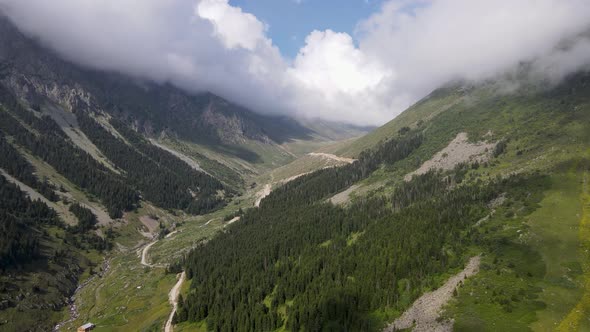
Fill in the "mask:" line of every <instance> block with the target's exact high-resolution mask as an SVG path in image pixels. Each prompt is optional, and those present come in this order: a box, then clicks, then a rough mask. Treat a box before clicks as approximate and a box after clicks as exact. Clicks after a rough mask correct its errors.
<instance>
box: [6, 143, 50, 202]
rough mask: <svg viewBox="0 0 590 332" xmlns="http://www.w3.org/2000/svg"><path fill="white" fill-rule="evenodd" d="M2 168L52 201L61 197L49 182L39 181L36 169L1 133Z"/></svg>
mask: <svg viewBox="0 0 590 332" xmlns="http://www.w3.org/2000/svg"><path fill="white" fill-rule="evenodd" d="M0 155H1V156H2V157H3V158H1V159H0V168H2V169H3V170H4V171H6V172H7V173H8V174H10V175H12V176H14V177H15V178H16V179H18V180H19V181H21V182H23V183H24V184H26V185H28V186H30V187H31V188H34V189H36V190H37V191H38V192H39V193H40V194H41V195H43V196H44V197H45V198H47V199H48V200H50V201H53V202H55V201H57V200H58V199H59V197H58V196H57V194H56V193H55V192H54V191H53V188H52V186H51V185H50V184H49V183H48V182H47V181H39V179H37V177H36V176H35V174H34V172H35V169H34V168H33V165H31V164H30V163H29V162H28V161H27V160H26V159H25V158H24V157H23V156H21V154H20V153H19V152H18V151H17V150H16V149H15V148H14V147H13V146H12V145H10V143H8V141H6V138H5V137H4V136H3V135H2V132H0Z"/></svg>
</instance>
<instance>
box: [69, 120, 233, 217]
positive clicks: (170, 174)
mask: <svg viewBox="0 0 590 332" xmlns="http://www.w3.org/2000/svg"><path fill="white" fill-rule="evenodd" d="M77 118H78V122H79V123H80V128H81V129H82V130H83V131H84V133H85V134H86V135H87V136H88V137H89V138H90V139H91V140H92V141H93V142H94V144H96V146H98V148H99V149H100V150H101V151H102V152H103V153H104V154H105V155H106V156H107V158H109V160H111V161H112V162H113V163H114V164H115V165H116V166H117V167H119V168H120V169H122V170H124V171H125V176H126V177H127V179H128V180H129V182H130V183H132V184H133V185H135V186H136V187H137V188H138V189H139V190H140V191H141V193H142V195H143V197H144V198H145V199H147V200H149V201H151V202H153V203H155V204H156V205H158V206H161V207H163V208H168V209H182V210H185V211H187V212H189V213H194V214H200V213H204V212H207V211H210V210H212V209H215V208H217V207H219V206H220V205H222V204H223V202H224V200H223V198H220V197H219V196H218V191H221V190H224V187H223V185H222V184H221V183H220V182H219V181H217V180H216V179H214V178H213V177H211V176H209V175H208V174H205V173H203V172H199V171H196V170H194V169H193V168H191V167H190V166H189V165H188V164H186V163H185V162H183V161H182V160H180V159H178V158H177V157H176V156H174V155H172V154H170V153H169V152H167V151H165V150H162V149H160V148H158V147H156V146H155V145H153V144H151V143H149V142H148V141H146V140H145V139H144V138H143V137H141V136H140V135H139V134H137V133H136V132H134V131H132V130H131V129H129V128H127V127H126V126H125V125H124V124H122V123H121V122H119V121H116V120H112V121H111V123H112V125H113V126H114V127H115V128H116V130H117V132H118V133H120V134H121V135H123V137H124V139H125V140H126V141H127V142H125V141H123V140H122V139H120V138H117V137H116V136H114V135H113V134H111V133H109V132H108V131H107V130H106V129H105V128H104V127H102V126H101V125H100V124H98V123H97V122H96V121H95V120H94V119H92V118H91V117H90V116H89V115H87V114H84V113H82V112H78V113H77Z"/></svg>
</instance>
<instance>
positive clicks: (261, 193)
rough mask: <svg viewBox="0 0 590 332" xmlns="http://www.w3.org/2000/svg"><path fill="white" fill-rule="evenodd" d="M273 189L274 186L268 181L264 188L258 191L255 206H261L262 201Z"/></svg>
mask: <svg viewBox="0 0 590 332" xmlns="http://www.w3.org/2000/svg"><path fill="white" fill-rule="evenodd" d="M271 191H272V186H271V184H270V183H267V184H265V185H264V188H262V190H260V191H259V192H257V193H256V202H255V203H254V206H255V207H259V206H260V202H262V200H263V199H264V198H265V197H266V196H268V195H270V192H271Z"/></svg>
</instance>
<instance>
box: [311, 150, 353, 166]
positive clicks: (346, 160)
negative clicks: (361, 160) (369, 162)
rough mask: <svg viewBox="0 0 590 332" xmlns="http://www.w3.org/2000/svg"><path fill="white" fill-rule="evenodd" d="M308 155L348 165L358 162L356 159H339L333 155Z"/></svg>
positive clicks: (316, 153) (320, 153) (313, 153)
mask: <svg viewBox="0 0 590 332" xmlns="http://www.w3.org/2000/svg"><path fill="white" fill-rule="evenodd" d="M308 155H310V156H314V157H321V158H327V159H332V160H335V161H339V162H342V163H347V164H352V163H354V162H355V161H356V159H351V158H345V157H338V156H336V155H333V154H331V153H323V152H312V153H309V154H308Z"/></svg>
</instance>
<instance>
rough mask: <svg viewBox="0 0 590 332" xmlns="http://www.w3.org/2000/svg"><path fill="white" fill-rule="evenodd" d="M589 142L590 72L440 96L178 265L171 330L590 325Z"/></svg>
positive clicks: (345, 149) (452, 88)
mask: <svg viewBox="0 0 590 332" xmlns="http://www.w3.org/2000/svg"><path fill="white" fill-rule="evenodd" d="M589 144H590V75H588V74H587V73H578V74H576V75H573V76H570V77H568V78H567V79H566V80H564V81H563V82H561V83H560V84H558V85H549V84H545V83H543V84H530V82H529V83H527V82H522V83H521V85H520V86H519V88H518V89H517V90H516V91H514V92H511V93H507V92H506V89H505V87H504V86H503V83H502V81H501V80H498V81H490V82H486V83H482V84H478V85H470V86H461V85H449V86H448V87H444V88H441V89H439V90H436V91H434V92H433V93H432V94H431V95H429V96H428V97H426V98H425V99H424V100H422V101H421V102H419V103H417V104H416V105H414V106H413V107H411V108H409V109H408V110H407V111H405V112H404V113H403V114H401V115H400V116H399V117H397V118H396V119H394V120H393V121H391V122H390V123H388V124H386V125H385V126H383V127H381V128H378V129H377V130H375V131H373V132H372V133H370V134H368V135H366V136H365V137H362V138H360V139H358V140H356V141H354V142H352V143H347V144H344V145H339V146H337V148H336V151H338V149H340V153H341V154H342V155H344V156H354V157H355V158H356V159H357V161H355V162H353V163H351V164H348V165H346V166H343V167H338V168H328V169H323V170H320V171H317V172H313V173H311V174H307V175H303V176H301V177H298V178H297V179H295V180H293V181H290V182H288V183H287V184H285V185H283V186H281V187H279V188H277V189H275V190H274V191H273V192H272V193H271V194H270V195H269V196H267V197H266V198H265V199H263V200H262V202H261V203H260V205H259V208H257V209H250V210H247V211H245V212H244V213H243V214H242V215H241V219H240V222H239V223H235V224H232V225H231V226H230V227H229V229H228V230H227V231H225V232H223V233H221V234H219V235H218V236H216V237H215V238H213V239H212V240H211V241H208V242H207V243H206V244H202V245H200V246H199V247H198V248H196V249H195V250H193V251H191V252H190V254H189V255H188V256H187V257H185V258H184V259H181V260H180V263H179V264H180V265H179V266H178V267H177V269H179V270H180V269H182V270H184V271H185V272H186V275H187V277H188V278H189V279H191V288H190V290H189V291H188V292H187V293H186V294H184V295H183V298H182V301H181V304H180V308H179V309H178V311H177V312H176V316H175V322H177V323H179V325H178V326H179V327H180V328H182V329H199V328H204V327H206V328H207V329H212V330H248V331H250V330H252V331H254V330H256V331H258V330H291V331H300V330H305V331H320V330H322V331H323V330H326V331H370V330H375V331H377V330H383V329H385V330H388V331H392V330H399V329H409V328H412V326H415V328H416V329H418V330H431V329H435V328H438V329H441V330H451V329H454V330H456V331H488V330H489V331H508V330H514V331H527V330H533V331H542V330H552V329H555V328H556V327H557V329H558V330H571V331H586V330H589V329H590V321H588V320H587V317H590V306H589V303H590V302H589V301H588V300H589V299H590V288H589V284H588V280H589V279H588V278H589V277H590V266H589V265H588V262H589V261H590V257H589V256H588V255H589V254H588V250H587V248H588V246H589V245H590V233H589V229H590V228H589V225H588V220H589V219H588V215H589V212H590V210H589V207H590V205H589V203H590V200H589V197H590V196H589V193H590V192H589V187H588V175H589V170H590V159H589V157H590V154H589V153H590V150H588V146H589ZM337 153H338V152H337ZM434 290H436V291H435V292H434V293H428V292H431V291H434ZM425 293H426V294H425ZM421 296H423V297H421ZM419 298H420V299H419ZM415 301H416V302H415ZM439 309H440V310H442V313H441V314H440V315H439V313H438V310H439Z"/></svg>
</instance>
